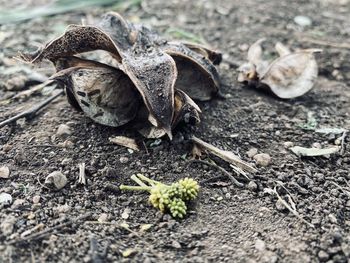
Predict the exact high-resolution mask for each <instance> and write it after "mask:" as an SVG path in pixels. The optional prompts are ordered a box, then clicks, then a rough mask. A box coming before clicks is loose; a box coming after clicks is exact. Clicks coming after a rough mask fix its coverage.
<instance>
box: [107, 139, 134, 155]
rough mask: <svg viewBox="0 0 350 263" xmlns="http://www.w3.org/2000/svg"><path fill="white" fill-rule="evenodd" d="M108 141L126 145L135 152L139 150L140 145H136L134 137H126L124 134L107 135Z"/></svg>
mask: <svg viewBox="0 0 350 263" xmlns="http://www.w3.org/2000/svg"><path fill="white" fill-rule="evenodd" d="M109 141H110V142H111V143H114V144H117V145H120V146H124V147H127V148H129V149H132V150H134V151H137V152H138V151H140V147H139V146H138V145H137V143H136V141H135V139H132V138H128V137H125V136H113V137H109Z"/></svg>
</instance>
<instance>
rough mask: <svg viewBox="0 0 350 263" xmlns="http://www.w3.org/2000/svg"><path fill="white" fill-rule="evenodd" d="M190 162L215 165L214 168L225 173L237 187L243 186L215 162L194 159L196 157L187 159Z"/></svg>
mask: <svg viewBox="0 0 350 263" xmlns="http://www.w3.org/2000/svg"><path fill="white" fill-rule="evenodd" d="M188 162H189V163H190V164H191V163H202V164H205V165H208V166H212V167H215V168H216V169H218V170H219V171H221V172H223V173H224V174H225V175H227V177H228V178H229V179H230V180H231V181H232V183H234V184H235V185H236V186H238V187H243V186H244V184H242V183H240V182H238V181H237V179H236V178H234V177H233V175H232V174H230V173H229V172H228V171H226V170H225V169H224V168H222V167H221V166H219V165H217V164H216V163H210V162H207V161H204V160H196V159H193V160H189V161H188Z"/></svg>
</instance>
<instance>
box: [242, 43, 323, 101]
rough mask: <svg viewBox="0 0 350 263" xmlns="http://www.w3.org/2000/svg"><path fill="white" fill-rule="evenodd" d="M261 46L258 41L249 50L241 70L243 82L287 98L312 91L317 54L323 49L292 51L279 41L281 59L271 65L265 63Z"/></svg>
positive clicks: (316, 68) (278, 47)
mask: <svg viewBox="0 0 350 263" xmlns="http://www.w3.org/2000/svg"><path fill="white" fill-rule="evenodd" d="M261 43H262V40H258V41H257V42H256V43H254V44H253V45H252V46H251V47H250V48H249V50H248V62H246V63H244V64H242V65H241V66H240V67H239V68H238V72H239V73H238V81H239V82H248V83H254V84H255V85H256V86H257V87H262V88H266V89H268V90H270V91H272V92H273V93H274V94H275V95H276V96H277V97H279V98H283V99H290V98H296V97H299V96H302V95H303V94H305V93H306V92H308V91H309V90H311V89H312V87H313V86H314V84H315V81H316V78H317V75H318V67H317V62H316V60H315V57H314V53H317V52H321V50H320V49H305V50H300V51H295V52H291V51H290V50H289V49H288V48H287V47H286V46H284V45H283V44H282V43H280V42H278V43H276V45H275V49H276V51H277V53H278V54H279V56H280V57H279V58H277V59H275V60H274V61H272V62H271V63H268V62H267V61H264V60H262V48H261Z"/></svg>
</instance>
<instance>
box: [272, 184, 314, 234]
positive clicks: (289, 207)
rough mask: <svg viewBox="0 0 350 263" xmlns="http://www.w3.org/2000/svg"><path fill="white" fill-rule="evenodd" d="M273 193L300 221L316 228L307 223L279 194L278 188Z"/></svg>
mask: <svg viewBox="0 0 350 263" xmlns="http://www.w3.org/2000/svg"><path fill="white" fill-rule="evenodd" d="M272 192H273V193H274V194H275V195H276V196H277V198H278V200H279V201H280V202H281V203H282V204H283V205H284V206H285V207H286V208H287V209H288V210H289V211H290V212H291V213H292V214H293V215H294V216H296V217H297V218H298V219H299V220H301V221H303V222H304V223H305V224H307V225H308V226H309V227H312V228H315V226H314V225H313V224H311V223H309V222H308V221H306V220H305V219H304V218H303V217H302V216H301V215H300V214H299V213H298V211H296V210H295V209H293V208H292V207H291V206H290V205H289V204H288V203H287V202H286V201H285V200H284V199H283V198H282V197H281V196H280V195H279V193H278V192H277V189H276V186H275V187H274V189H273V190H272Z"/></svg>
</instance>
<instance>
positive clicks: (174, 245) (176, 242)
mask: <svg viewBox="0 0 350 263" xmlns="http://www.w3.org/2000/svg"><path fill="white" fill-rule="evenodd" d="M171 246H172V247H173V248H177V249H180V248H181V244H180V243H179V242H178V241H176V240H173V241H172V242H171Z"/></svg>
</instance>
